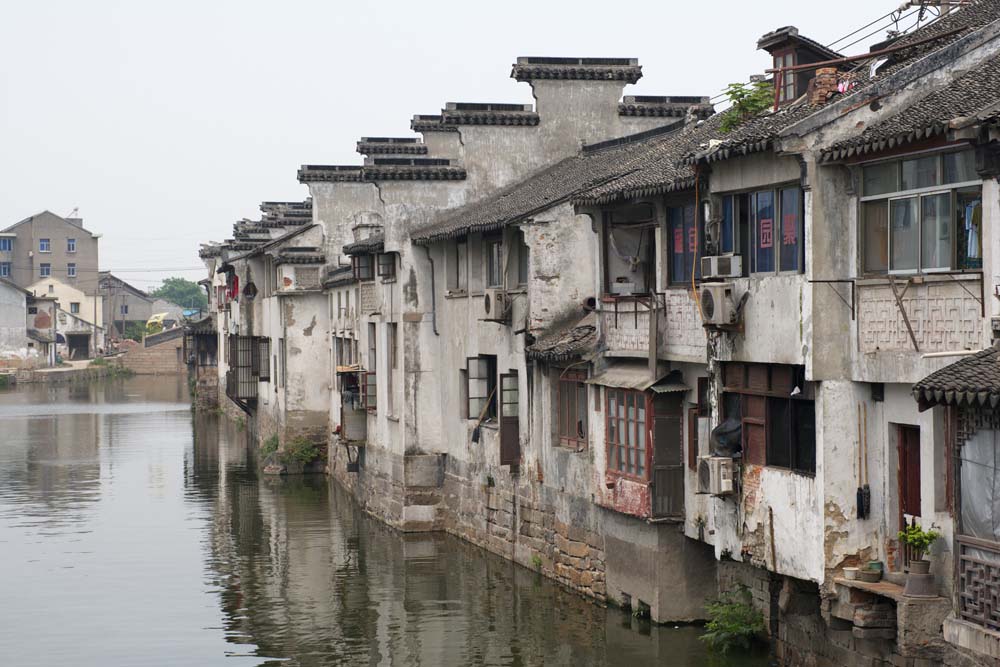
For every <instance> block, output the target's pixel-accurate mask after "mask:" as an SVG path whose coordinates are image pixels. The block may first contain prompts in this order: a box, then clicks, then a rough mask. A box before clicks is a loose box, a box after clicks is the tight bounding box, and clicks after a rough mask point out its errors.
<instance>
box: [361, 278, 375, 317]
mask: <svg viewBox="0 0 1000 667" xmlns="http://www.w3.org/2000/svg"><path fill="white" fill-rule="evenodd" d="M360 291H361V314H362V315H369V314H371V313H374V312H377V311H378V307H379V299H378V288H377V287H376V286H375V283H374V282H371V283H361V290H360Z"/></svg>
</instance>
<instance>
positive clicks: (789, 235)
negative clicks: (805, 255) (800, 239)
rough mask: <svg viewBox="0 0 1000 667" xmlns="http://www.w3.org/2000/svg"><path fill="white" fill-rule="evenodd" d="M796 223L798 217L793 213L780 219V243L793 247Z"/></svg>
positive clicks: (796, 231)
mask: <svg viewBox="0 0 1000 667" xmlns="http://www.w3.org/2000/svg"><path fill="white" fill-rule="evenodd" d="M798 222H799V220H798V216H797V215H795V214H794V213H789V214H787V215H785V216H784V217H783V218H782V219H781V242H782V243H783V244H784V245H795V241H796V237H797V236H798V226H799V225H798Z"/></svg>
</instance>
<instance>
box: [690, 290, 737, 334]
mask: <svg viewBox="0 0 1000 667" xmlns="http://www.w3.org/2000/svg"><path fill="white" fill-rule="evenodd" d="M698 298H699V300H700V301H701V316H702V319H703V320H704V323H705V324H711V325H715V326H719V325H723V326H725V325H730V324H736V318H737V313H736V301H735V300H734V299H733V284H732V283H702V286H701V294H699V295H698Z"/></svg>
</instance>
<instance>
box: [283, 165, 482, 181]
mask: <svg viewBox="0 0 1000 667" xmlns="http://www.w3.org/2000/svg"><path fill="white" fill-rule="evenodd" d="M465 177H466V172H465V169H464V168H463V167H453V166H409V165H407V166H386V165H371V166H364V167H361V166H359V167H358V168H357V169H356V170H355V171H348V170H344V169H329V170H323V169H321V168H318V167H310V168H303V169H300V170H299V182H300V183H315V182H334V183H339V182H350V183H366V182H372V181H461V180H465Z"/></svg>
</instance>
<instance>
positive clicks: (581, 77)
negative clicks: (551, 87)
mask: <svg viewBox="0 0 1000 667" xmlns="http://www.w3.org/2000/svg"><path fill="white" fill-rule="evenodd" d="M510 76H511V78H513V79H516V80H518V81H532V80H539V79H563V80H577V81H624V82H626V83H636V82H637V81H638V80H639V79H641V78H642V66H641V65H634V66H630V67H613V66H612V67H598V66H586V65H582V66H579V67H574V66H559V65H556V66H548V65H520V64H518V65H514V67H513V69H512V70H511V73H510Z"/></svg>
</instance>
